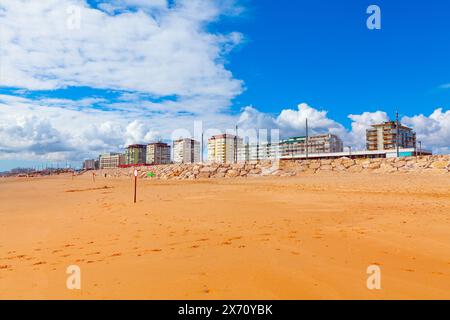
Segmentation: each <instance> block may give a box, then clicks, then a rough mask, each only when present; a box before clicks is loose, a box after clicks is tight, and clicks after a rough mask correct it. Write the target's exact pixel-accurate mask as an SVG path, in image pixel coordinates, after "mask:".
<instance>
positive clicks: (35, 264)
mask: <svg viewBox="0 0 450 320" xmlns="http://www.w3.org/2000/svg"><path fill="white" fill-rule="evenodd" d="M46 263H47V262H45V261H39V262H36V263H33V266H39V265H42V264H46Z"/></svg>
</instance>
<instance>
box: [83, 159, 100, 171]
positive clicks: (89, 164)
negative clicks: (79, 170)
mask: <svg viewBox="0 0 450 320" xmlns="http://www.w3.org/2000/svg"><path fill="white" fill-rule="evenodd" d="M83 169H84V170H96V169H98V168H97V161H96V160H95V159H89V160H84V162H83Z"/></svg>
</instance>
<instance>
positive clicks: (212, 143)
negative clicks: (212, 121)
mask: <svg viewBox="0 0 450 320" xmlns="http://www.w3.org/2000/svg"><path fill="white" fill-rule="evenodd" d="M242 141H243V140H242V138H240V137H236V136H235V135H232V134H220V135H216V136H212V137H211V138H209V139H208V161H209V162H216V163H233V162H235V161H236V160H237V155H238V150H240V149H241V148H242V146H243V144H242Z"/></svg>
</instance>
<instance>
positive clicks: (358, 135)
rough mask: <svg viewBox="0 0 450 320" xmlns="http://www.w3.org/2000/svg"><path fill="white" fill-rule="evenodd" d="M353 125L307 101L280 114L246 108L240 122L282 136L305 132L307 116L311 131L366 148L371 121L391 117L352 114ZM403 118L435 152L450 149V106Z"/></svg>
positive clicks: (358, 147)
mask: <svg viewBox="0 0 450 320" xmlns="http://www.w3.org/2000/svg"><path fill="white" fill-rule="evenodd" d="M348 117H349V119H351V120H352V123H351V128H350V129H346V128H345V127H344V126H343V125H342V124H340V123H338V122H336V121H335V120H333V119H330V118H328V115H327V112H326V111H324V110H319V109H316V108H314V107H311V106H309V105H307V104H305V103H302V104H300V105H299V106H298V110H292V109H284V110H282V111H281V112H280V114H279V115H278V116H272V115H269V114H266V113H263V112H260V111H258V110H257V109H256V108H254V107H246V108H244V109H243V111H242V113H241V115H240V117H239V120H238V124H239V126H240V127H242V128H243V129H248V128H266V129H273V128H277V129H279V130H280V135H281V137H282V138H283V137H284V138H285V137H290V136H296V135H304V134H305V120H306V118H308V125H309V128H310V134H318V133H328V132H330V133H333V134H337V135H338V136H340V137H341V139H342V140H343V141H344V144H345V145H350V146H352V147H353V148H354V149H357V150H363V149H365V147H366V129H368V128H369V127H370V126H371V125H372V124H376V123H382V122H384V121H388V120H389V117H388V115H387V114H386V112H384V111H375V112H364V113H362V114H350V115H349V116H348ZM401 122H402V123H403V124H405V125H408V126H410V127H411V128H413V129H414V130H415V131H416V133H417V139H418V140H420V141H422V146H423V147H424V148H428V149H432V150H433V152H435V153H449V152H450V147H449V143H448V142H449V141H450V110H448V111H446V112H443V111H442V109H441V108H440V109H436V110H435V111H434V112H433V113H432V114H431V115H430V116H424V115H415V116H411V117H403V118H402V119H401Z"/></svg>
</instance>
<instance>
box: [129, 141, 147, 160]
mask: <svg viewBox="0 0 450 320" xmlns="http://www.w3.org/2000/svg"><path fill="white" fill-rule="evenodd" d="M146 157H147V146H146V145H143V144H133V145H130V146H128V147H127V148H126V150H125V164H127V165H139V164H146Z"/></svg>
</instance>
